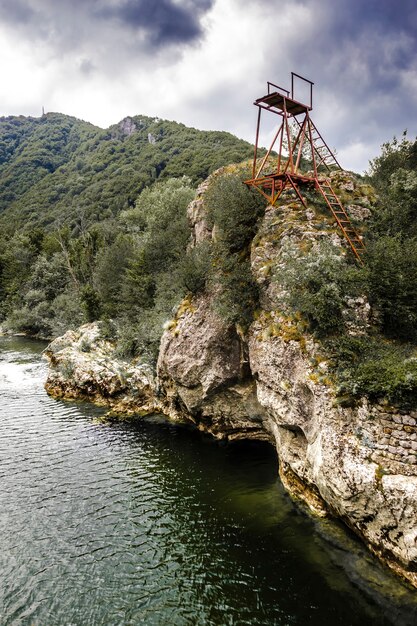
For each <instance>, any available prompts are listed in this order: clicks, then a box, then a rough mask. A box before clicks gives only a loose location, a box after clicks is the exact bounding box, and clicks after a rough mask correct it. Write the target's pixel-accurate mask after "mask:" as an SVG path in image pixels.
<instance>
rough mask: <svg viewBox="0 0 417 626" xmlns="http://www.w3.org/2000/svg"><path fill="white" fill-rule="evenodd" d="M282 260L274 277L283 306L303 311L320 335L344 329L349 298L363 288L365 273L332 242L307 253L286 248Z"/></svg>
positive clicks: (293, 310)
mask: <svg viewBox="0 0 417 626" xmlns="http://www.w3.org/2000/svg"><path fill="white" fill-rule="evenodd" d="M282 259H283V266H281V267H280V270H279V274H278V273H277V274H276V276H275V280H276V281H277V282H279V283H280V285H281V287H282V288H283V300H284V305H285V306H287V307H289V309H290V310H291V311H292V312H294V313H295V312H299V313H301V315H302V316H303V317H304V319H306V320H307V321H308V323H309V325H310V328H311V330H312V331H314V332H315V333H316V334H317V335H318V336H326V335H329V334H333V333H340V332H344V331H345V330H346V326H345V320H344V317H343V314H342V313H343V310H344V309H345V308H346V306H347V299H348V298H349V297H354V296H356V295H359V294H360V292H361V290H363V288H364V285H365V281H366V273H365V272H364V271H363V270H361V269H359V268H356V267H354V266H351V265H349V264H348V262H347V261H346V259H345V257H344V256H342V253H341V250H340V248H337V247H335V246H333V245H332V244H331V243H330V242H329V241H324V242H321V243H320V244H319V245H317V246H314V247H313V248H311V249H310V250H309V251H308V252H303V251H302V250H299V249H297V248H287V249H286V250H284V251H283V254H282Z"/></svg>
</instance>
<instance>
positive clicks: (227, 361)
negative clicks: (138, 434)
mask: <svg viewBox="0 0 417 626" xmlns="http://www.w3.org/2000/svg"><path fill="white" fill-rule="evenodd" d="M158 384H159V386H160V388H161V390H162V391H163V394H162V395H163V397H164V401H165V406H164V411H165V413H167V414H168V415H170V416H171V417H173V418H176V419H178V418H181V417H182V418H183V417H184V416H186V417H187V418H188V419H189V420H191V421H192V422H193V423H194V424H196V426H197V427H198V428H200V429H201V430H204V431H206V432H210V433H211V434H212V435H214V436H215V437H217V438H219V439H226V438H227V439H229V440H233V439H248V438H251V439H261V440H267V441H268V440H271V436H270V434H269V431H268V430H267V429H266V428H265V427H264V424H263V421H264V419H265V412H264V410H263V408H262V406H261V405H260V404H259V402H258V400H257V396H256V384H255V382H254V380H253V379H252V377H251V375H250V371H249V368H248V360H247V354H246V348H245V344H244V343H243V342H242V340H241V338H240V337H239V335H238V333H237V332H236V330H235V329H234V328H231V327H227V326H226V325H225V324H224V323H223V322H222V321H221V320H220V319H219V317H218V316H217V315H216V314H215V313H214V312H213V311H212V310H211V308H210V303H209V302H208V301H207V297H201V298H199V299H197V300H196V301H195V302H193V303H191V302H190V301H188V300H186V301H185V303H183V305H182V306H181V307H180V309H179V310H178V312H177V315H176V317H175V319H174V320H173V321H172V323H171V324H170V327H169V329H168V330H167V331H166V332H165V333H164V335H163V338H162V342H161V348H160V357H159V360H158Z"/></svg>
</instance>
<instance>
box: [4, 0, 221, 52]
mask: <svg viewBox="0 0 417 626" xmlns="http://www.w3.org/2000/svg"><path fill="white" fill-rule="evenodd" d="M213 2H214V0H184V1H183V2H182V3H177V2H175V0H152V1H149V0H121V1H119V2H117V3H115V2H114V1H112V0H89V1H85V0H60V1H59V2H56V1H55V0H3V1H2V3H1V5H0V20H1V22H2V23H3V24H7V25H8V26H9V27H11V28H15V29H18V30H20V31H22V32H25V33H26V34H27V36H30V37H32V38H33V39H35V40H36V39H42V40H47V41H48V42H49V44H50V45H51V46H54V47H55V49H56V51H58V52H59V51H60V50H63V49H66V48H68V47H69V46H73V47H77V46H80V45H81V44H83V43H85V42H86V41H89V40H95V39H99V38H100V37H103V36H105V34H106V33H107V32H108V29H109V28H110V27H111V29H112V32H113V37H118V39H119V42H122V43H121V46H120V47H123V46H124V45H126V36H124V31H125V30H126V29H128V31H129V32H130V33H134V34H135V33H136V34H138V35H139V37H138V38H137V39H135V41H136V43H138V42H140V43H141V45H142V47H143V46H144V47H145V50H146V47H151V48H154V49H164V48H166V47H169V46H172V45H177V46H178V45H186V44H189V43H193V42H195V41H197V40H198V39H199V38H201V37H202V35H203V30H202V26H201V18H202V17H203V15H204V14H205V13H206V12H207V11H208V10H209V9H210V8H211V7H212V5H213Z"/></svg>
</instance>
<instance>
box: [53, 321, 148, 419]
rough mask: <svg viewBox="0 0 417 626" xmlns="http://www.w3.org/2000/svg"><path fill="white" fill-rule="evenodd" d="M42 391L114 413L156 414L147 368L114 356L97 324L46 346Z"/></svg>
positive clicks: (67, 334) (111, 345) (70, 331)
mask: <svg viewBox="0 0 417 626" xmlns="http://www.w3.org/2000/svg"><path fill="white" fill-rule="evenodd" d="M44 356H45V358H46V359H47V360H48V362H49V373H48V379H47V381H46V383H45V388H46V390H47V391H48V393H49V394H50V395H53V396H55V397H58V398H66V399H71V398H80V399H88V400H92V401H94V402H96V403H98V404H101V405H104V406H108V407H109V408H110V409H112V410H113V411H115V412H121V413H135V412H137V411H138V410H139V409H140V410H141V411H142V412H153V411H155V404H157V403H156V401H155V399H154V388H155V383H154V378H153V374H152V372H151V370H150V368H148V367H146V366H144V365H134V364H131V363H127V362H125V361H122V360H121V359H117V358H116V357H115V356H114V346H113V344H112V343H111V342H110V341H108V340H106V339H104V338H102V336H101V334H100V329H99V326H98V324H96V323H93V324H85V325H83V326H81V327H80V328H79V329H78V330H76V331H72V330H69V331H68V332H66V333H65V335H63V336H62V337H58V338H57V339H55V340H54V341H52V343H50V344H49V345H48V347H47V348H46V350H45V352H44Z"/></svg>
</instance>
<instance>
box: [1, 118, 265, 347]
mask: <svg viewBox="0 0 417 626" xmlns="http://www.w3.org/2000/svg"><path fill="white" fill-rule="evenodd" d="M252 154H253V147H252V146H251V145H250V144H248V143H247V142H245V141H242V140H240V139H237V138H236V137H234V136H233V135H230V134H229V133H224V132H212V131H207V132H205V131H199V130H196V129H192V128H187V127H186V126H184V125H182V124H177V123H175V122H168V121H164V120H159V119H157V118H149V117H144V116H136V117H132V118H126V119H125V120H123V121H122V122H120V123H119V124H117V125H115V126H112V127H110V128H109V129H107V130H102V129H99V128H97V127H95V126H93V125H91V124H88V123H86V122H82V121H80V120H77V119H75V118H72V117H68V116H65V115H60V114H56V113H48V114H47V115H44V116H42V117H40V118H25V117H8V118H2V119H0V323H2V325H3V326H4V327H6V328H9V329H12V330H14V331H23V332H28V333H30V334H35V335H38V336H43V337H51V336H56V335H58V334H60V333H62V332H63V331H65V330H66V329H67V328H69V327H74V326H76V325H78V324H80V323H82V322H84V321H88V320H95V319H98V318H100V319H104V320H110V319H112V320H113V319H114V320H116V322H115V323H116V326H117V329H118V331H119V345H120V350H121V352H122V353H123V352H124V353H126V354H133V353H135V351H137V350H138V349H139V346H140V349H141V350H142V352H144V353H145V354H149V355H150V358H153V357H154V355H155V352H156V346H157V343H158V341H159V336H160V333H161V327H162V322H163V320H165V319H166V318H167V317H169V316H170V314H171V310H172V307H173V306H174V305H175V304H176V303H178V300H179V299H180V298H181V297H182V295H183V294H184V293H185V291H186V290H187V286H186V285H185V283H184V278H183V274H184V272H185V266H186V265H187V262H186V261H185V260H184V251H185V248H186V244H187V241H188V237H189V227H188V223H187V218H186V213H185V209H186V206H187V205H188V203H189V202H190V200H191V199H192V198H193V196H194V193H195V189H196V187H197V185H198V183H200V182H201V181H203V180H204V179H205V178H206V177H207V176H208V175H209V174H210V173H211V172H213V171H214V170H216V169H218V168H219V167H221V166H223V165H226V164H229V163H234V162H240V161H242V160H244V159H247V158H249V157H251V156H252ZM188 265H190V264H188ZM191 270H192V271H193V272H194V273H195V267H194V266H190V269H189V270H188V274H190V272H191ZM188 280H189V281H190V280H191V278H189V279H188ZM193 280H194V283H195V281H196V280H197V278H196V277H194V278H193ZM1 320H2V321H1ZM112 323H113V322H112ZM109 324H110V322H109ZM117 329H116V331H117ZM110 331H111V329H110V328H109V332H110ZM112 332H115V331H114V329H113V331H112Z"/></svg>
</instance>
